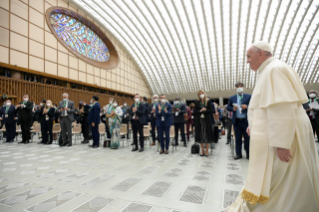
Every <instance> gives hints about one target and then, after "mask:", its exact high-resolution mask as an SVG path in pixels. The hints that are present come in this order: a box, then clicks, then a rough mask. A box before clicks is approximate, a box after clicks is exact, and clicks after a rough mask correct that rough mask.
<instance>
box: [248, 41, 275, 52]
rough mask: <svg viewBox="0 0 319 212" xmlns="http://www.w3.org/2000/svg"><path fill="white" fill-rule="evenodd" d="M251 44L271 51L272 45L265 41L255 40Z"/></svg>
mask: <svg viewBox="0 0 319 212" xmlns="http://www.w3.org/2000/svg"><path fill="white" fill-rule="evenodd" d="M253 46H254V47H256V48H258V49H260V50H263V51H265V52H270V53H272V47H271V46H270V44H269V43H268V42H266V41H256V42H255V43H253Z"/></svg>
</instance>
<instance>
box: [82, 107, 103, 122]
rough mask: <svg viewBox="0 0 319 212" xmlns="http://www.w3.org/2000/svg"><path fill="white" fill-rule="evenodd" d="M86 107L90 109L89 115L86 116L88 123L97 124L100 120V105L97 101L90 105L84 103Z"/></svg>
mask: <svg viewBox="0 0 319 212" xmlns="http://www.w3.org/2000/svg"><path fill="white" fill-rule="evenodd" d="M85 107H86V108H89V109H90V112H89V117H88V123H89V125H90V126H91V125H92V123H95V126H97V125H99V124H100V122H101V117H100V113H101V106H100V103H99V102H95V103H94V104H93V105H92V106H90V105H87V104H86V105H85Z"/></svg>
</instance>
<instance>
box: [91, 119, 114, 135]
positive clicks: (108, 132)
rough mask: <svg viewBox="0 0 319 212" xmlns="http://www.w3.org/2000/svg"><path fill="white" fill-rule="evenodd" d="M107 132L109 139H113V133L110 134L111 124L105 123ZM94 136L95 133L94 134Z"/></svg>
mask: <svg viewBox="0 0 319 212" xmlns="http://www.w3.org/2000/svg"><path fill="white" fill-rule="evenodd" d="M105 132H106V136H107V138H108V139H111V133H110V129H109V124H108V122H105ZM92 134H93V132H92Z"/></svg>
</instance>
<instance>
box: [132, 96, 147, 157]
mask: <svg viewBox="0 0 319 212" xmlns="http://www.w3.org/2000/svg"><path fill="white" fill-rule="evenodd" d="M134 101H135V103H134V104H132V106H131V110H130V113H131V117H132V119H131V122H132V130H133V143H134V145H135V148H133V150H132V151H133V152H134V151H137V150H138V143H137V132H138V133H139V135H140V146H141V149H140V150H139V152H143V151H144V132H143V125H144V124H146V117H145V106H144V104H143V103H141V96H140V95H139V94H135V96H134Z"/></svg>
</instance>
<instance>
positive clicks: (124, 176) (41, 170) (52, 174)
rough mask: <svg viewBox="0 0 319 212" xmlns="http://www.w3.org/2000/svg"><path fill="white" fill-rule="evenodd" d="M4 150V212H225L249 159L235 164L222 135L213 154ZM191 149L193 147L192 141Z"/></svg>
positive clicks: (0, 195) (0, 185) (0, 181)
mask: <svg viewBox="0 0 319 212" xmlns="http://www.w3.org/2000/svg"><path fill="white" fill-rule="evenodd" d="M37 142H38V140H37V139H35V140H34V142H33V143H32V144H28V145H23V144H17V143H16V142H15V143H12V144H7V143H3V144H2V143H1V144H0V164H1V166H0V211H1V212H17V211H28V212H35V211H37V212H44V211H52V212H53V211H61V212H66V211H78V212H79V211H81V212H97V211H109V212H117V211H125V212H148V211H152V212H172V211H174V212H177V211H180V212H186V211H188V212H205V211H207V212H208V211H209V212H214V211H218V212H220V211H223V210H224V208H225V207H227V206H228V205H229V204H230V203H232V201H233V200H234V198H235V197H236V196H237V194H238V191H240V190H241V188H242V186H243V184H244V180H245V175H246V173H247V168H248V160H246V159H241V160H239V161H233V160H232V156H231V151H230V147H229V145H226V144H225V143H226V140H225V136H222V139H221V140H220V142H219V143H218V144H217V145H216V146H215V149H214V150H213V154H212V156H209V157H200V156H199V155H191V154H190V146H191V145H188V147H187V148H185V147H183V146H180V147H178V148H177V151H176V152H174V153H172V152H170V154H169V155H159V154H158V152H157V148H156V147H152V148H149V147H148V145H146V146H147V147H148V148H147V149H146V150H145V151H144V152H142V153H138V152H131V146H128V145H127V144H126V142H125V147H124V148H123V146H122V145H121V148H120V149H117V150H111V149H105V148H101V147H100V148H98V149H91V148H88V147H87V145H83V144H79V142H77V144H75V145H74V146H72V147H63V148H61V147H59V146H58V145H49V146H45V145H38V144H37ZM191 143H193V142H191Z"/></svg>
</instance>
